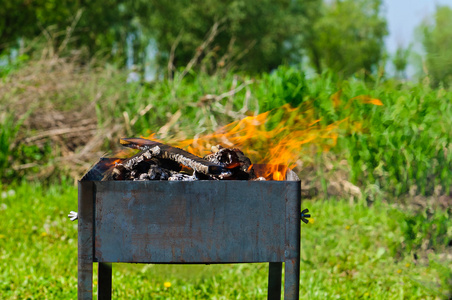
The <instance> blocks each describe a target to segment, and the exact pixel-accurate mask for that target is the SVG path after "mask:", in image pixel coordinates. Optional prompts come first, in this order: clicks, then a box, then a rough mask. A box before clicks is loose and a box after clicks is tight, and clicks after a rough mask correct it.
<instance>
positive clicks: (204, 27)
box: [137, 0, 321, 71]
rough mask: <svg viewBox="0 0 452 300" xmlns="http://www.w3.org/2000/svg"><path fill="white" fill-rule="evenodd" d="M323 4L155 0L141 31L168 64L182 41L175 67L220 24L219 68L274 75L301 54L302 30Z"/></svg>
mask: <svg viewBox="0 0 452 300" xmlns="http://www.w3.org/2000/svg"><path fill="white" fill-rule="evenodd" d="M320 2H321V1H320V0H310V1H301V0H295V1H290V0H263V1H258V0H234V1H220V0H207V1H200V0H196V1H188V0H177V1H173V2H172V3H171V5H169V3H168V1H165V0H152V1H150V2H149V1H143V2H142V3H141V6H142V8H140V9H138V10H137V13H138V14H139V16H140V23H141V24H142V27H143V28H146V29H150V30H152V31H154V33H155V38H156V40H157V44H158V47H159V49H160V51H161V53H162V54H163V60H165V59H166V60H167V59H168V54H169V53H168V52H169V49H171V47H172V46H173V45H174V44H175V43H176V41H177V40H179V43H178V46H177V48H176V49H175V60H176V64H178V65H183V64H186V63H187V62H188V61H189V60H190V59H191V58H192V57H193V55H194V53H195V52H196V50H197V48H198V47H199V46H200V45H201V44H202V43H203V41H204V40H205V39H206V35H207V33H208V32H209V30H210V29H211V27H212V25H213V24H215V23H216V22H219V23H220V27H219V30H218V33H217V35H216V36H215V40H214V41H213V43H212V47H211V50H213V51H212V52H211V53H210V54H211V56H210V59H211V60H212V62H213V63H214V64H219V65H220V66H221V65H224V64H227V63H228V62H230V61H234V63H235V64H236V66H237V67H238V68H239V69H242V70H247V71H263V70H266V71H269V70H272V69H274V68H276V67H277V66H278V65H279V64H281V63H283V62H284V60H285V58H287V57H290V56H291V55H292V54H295V53H297V52H298V46H299V45H298V44H297V42H296V41H297V38H298V37H299V36H300V35H302V34H303V30H304V29H305V28H304V27H303V24H307V23H309V20H308V15H307V12H308V10H309V9H312V7H313V6H318V5H319V4H320ZM149 3H151V4H150V5H149ZM143 8H144V9H143ZM178 37H179V38H178ZM245 54H246V55H245Z"/></svg>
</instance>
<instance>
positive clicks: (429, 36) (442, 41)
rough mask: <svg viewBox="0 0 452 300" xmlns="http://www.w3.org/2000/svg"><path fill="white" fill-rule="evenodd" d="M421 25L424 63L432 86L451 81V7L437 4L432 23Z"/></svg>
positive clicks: (448, 83)
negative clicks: (424, 54) (424, 55)
mask: <svg viewBox="0 0 452 300" xmlns="http://www.w3.org/2000/svg"><path fill="white" fill-rule="evenodd" d="M421 26H422V33H423V34H422V44H423V46H424V50H425V52H426V57H425V63H426V67H427V70H428V75H429V76H430V78H431V80H432V81H431V82H432V84H433V85H434V86H438V85H439V84H440V83H442V84H444V85H450V84H451V83H452V50H451V49H452V9H451V8H450V7H448V6H438V7H437V8H436V12H435V15H434V18H433V23H431V24H428V23H427V22H425V23H424V24H423V25H421Z"/></svg>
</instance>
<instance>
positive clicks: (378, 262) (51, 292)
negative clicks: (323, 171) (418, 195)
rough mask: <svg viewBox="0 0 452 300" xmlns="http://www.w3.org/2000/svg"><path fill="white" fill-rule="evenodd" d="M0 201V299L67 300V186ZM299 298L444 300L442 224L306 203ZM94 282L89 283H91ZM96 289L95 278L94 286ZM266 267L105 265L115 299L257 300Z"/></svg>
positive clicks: (71, 236) (358, 206)
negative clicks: (110, 268) (307, 213)
mask: <svg viewBox="0 0 452 300" xmlns="http://www.w3.org/2000/svg"><path fill="white" fill-rule="evenodd" d="M3 190H4V191H5V192H3V193H2V195H1V198H0V299H76V295H77V288H76V286H77V224H76V222H74V223H72V222H70V221H69V220H68V219H67V217H66V216H67V214H68V212H69V211H70V210H77V188H76V187H73V186H58V185H55V186H51V187H50V188H47V189H43V188H42V187H41V186H39V185H33V184H24V185H20V186H18V187H15V188H14V189H8V188H3ZM302 207H303V208H306V207H307V208H309V209H310V211H311V212H312V215H313V220H312V222H311V223H309V224H308V225H304V224H303V225H302V245H301V246H302V262H301V274H300V278H301V286H300V296H301V297H302V298H305V299H448V297H451V296H452V295H451V294H450V292H451V288H450V286H451V285H452V282H451V280H452V271H451V270H452V250H451V247H450V246H448V245H447V244H450V241H451V239H452V232H451V228H452V221H451V220H450V219H449V217H448V215H447V214H446V213H445V212H431V213H429V214H426V215H423V214H418V215H414V214H413V213H411V212H407V211H402V210H400V209H397V208H396V207H395V206H393V205H388V204H385V203H381V202H377V203H374V204H373V205H372V206H368V205H367V204H366V203H354V204H350V203H349V201H348V200H347V201H346V200H328V201H326V200H310V201H305V202H304V203H303V204H302ZM95 278H96V275H95ZM94 282H95V283H96V280H94ZM266 289H267V264H239V265H208V266H204V265H190V266H185V265H177V266H176V265H138V264H137V265H131V264H114V265H113V297H114V298H115V299H266Z"/></svg>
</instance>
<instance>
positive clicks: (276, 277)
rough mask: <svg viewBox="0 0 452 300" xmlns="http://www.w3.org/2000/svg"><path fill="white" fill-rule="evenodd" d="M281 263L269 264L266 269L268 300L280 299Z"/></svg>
mask: <svg viewBox="0 0 452 300" xmlns="http://www.w3.org/2000/svg"><path fill="white" fill-rule="evenodd" d="M281 273H282V262H274V263H272V262H271V263H269V267H268V295H267V299H268V300H280V299H281Z"/></svg>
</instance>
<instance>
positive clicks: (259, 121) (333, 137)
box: [144, 91, 383, 180]
mask: <svg viewBox="0 0 452 300" xmlns="http://www.w3.org/2000/svg"><path fill="white" fill-rule="evenodd" d="M340 96H341V91H339V92H337V93H336V94H334V95H333V96H332V99H331V100H332V101H333V105H334V107H335V108H336V109H337V108H338V107H337V106H338V105H339V103H340ZM353 100H358V101H361V102H362V103H365V104H373V105H383V104H382V102H381V101H380V100H379V99H374V98H371V97H369V96H365V95H360V96H357V97H354V98H351V99H349V100H348V103H347V106H348V104H349V103H350V102H351V101H353ZM321 121H322V120H321V119H319V118H317V117H316V111H315V109H314V105H313V103H312V102H309V101H308V102H305V103H304V104H302V105H300V106H299V107H295V108H294V107H291V106H290V105H289V104H286V105H283V106H282V107H280V108H277V109H273V110H271V111H267V112H264V113H261V114H258V115H255V116H248V117H245V118H244V119H242V120H238V121H234V122H232V123H230V124H228V125H226V126H224V127H221V128H220V129H218V130H217V131H216V132H214V133H211V134H206V135H203V136H197V137H196V138H193V139H187V140H177V139H170V140H166V141H160V142H166V143H169V144H170V145H172V146H175V147H179V148H182V149H184V150H186V151H188V152H191V153H193V154H195V155H198V156H201V157H203V156H204V155H206V154H208V153H210V151H211V148H212V146H215V145H217V144H221V145H222V146H224V147H234V148H239V149H240V150H242V151H243V152H244V153H245V154H246V155H247V156H248V157H249V158H250V159H251V161H252V162H253V163H254V166H253V167H254V169H255V171H256V173H257V175H258V176H263V177H265V178H266V179H267V180H285V175H286V171H287V169H288V168H289V169H292V168H294V167H295V166H296V165H297V161H298V160H299V158H300V156H301V155H302V154H303V153H306V152H307V151H316V149H322V150H323V151H328V150H329V149H330V148H331V147H333V146H335V145H336V142H337V139H338V137H339V134H340V133H341V131H344V130H350V129H353V130H355V131H359V130H360V126H361V124H358V123H353V124H352V123H351V121H350V120H349V119H348V118H345V119H343V120H340V121H336V122H333V123H330V124H322V122H321ZM144 138H147V139H151V140H156V141H159V140H158V138H157V136H156V134H155V133H153V134H151V135H150V136H148V137H144Z"/></svg>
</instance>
